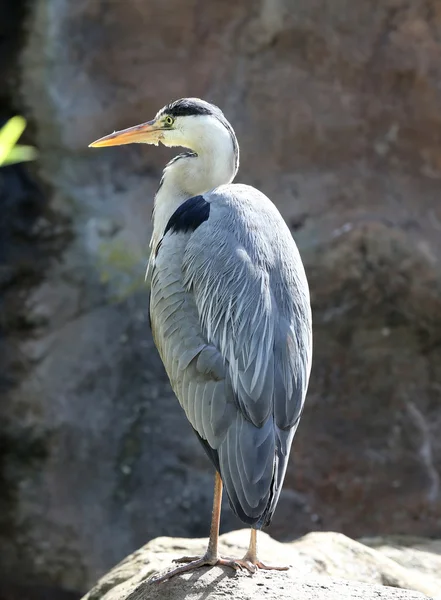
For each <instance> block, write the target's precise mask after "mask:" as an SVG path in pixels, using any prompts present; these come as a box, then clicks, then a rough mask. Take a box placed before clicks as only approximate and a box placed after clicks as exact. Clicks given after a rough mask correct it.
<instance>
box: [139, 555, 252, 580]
mask: <svg viewBox="0 0 441 600" xmlns="http://www.w3.org/2000/svg"><path fill="white" fill-rule="evenodd" d="M173 562H177V563H187V564H184V565H182V566H181V567H176V568H175V569H172V570H171V571H169V572H168V573H164V575H160V576H158V577H153V578H152V579H150V583H162V582H163V581H167V579H171V578H172V577H174V576H175V575H182V573H188V572H189V571H194V570H195V569H199V568H200V567H215V566H220V567H230V568H232V569H234V570H235V571H239V570H242V569H247V570H248V571H249V572H250V573H254V572H255V571H256V570H257V569H256V568H255V567H254V565H252V564H251V563H248V562H247V563H245V561H241V560H236V559H234V558H221V557H219V556H211V555H210V554H206V555H205V556H183V557H182V558H177V559H175V560H174V561H173Z"/></svg>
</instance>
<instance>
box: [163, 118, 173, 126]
mask: <svg viewBox="0 0 441 600" xmlns="http://www.w3.org/2000/svg"><path fill="white" fill-rule="evenodd" d="M173 122H174V119H173V117H170V116H167V117H165V119H164V125H167V126H168V127H171V126H172V125H173Z"/></svg>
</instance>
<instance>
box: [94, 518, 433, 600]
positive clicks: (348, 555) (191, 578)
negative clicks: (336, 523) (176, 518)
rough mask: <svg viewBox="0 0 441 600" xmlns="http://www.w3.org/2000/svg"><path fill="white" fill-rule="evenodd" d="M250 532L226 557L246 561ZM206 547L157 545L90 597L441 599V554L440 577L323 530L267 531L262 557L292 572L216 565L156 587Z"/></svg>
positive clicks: (228, 541)
mask: <svg viewBox="0 0 441 600" xmlns="http://www.w3.org/2000/svg"><path fill="white" fill-rule="evenodd" d="M248 535H249V534H248V531H247V530H241V531H235V532H231V533H228V534H225V535H223V536H221V552H222V553H223V554H226V555H229V556H241V555H242V554H243V553H244V551H245V549H246V546H247V541H248ZM205 545H206V540H201V539H198V540H191V539H190V540H189V539H179V538H165V537H163V538H157V539H155V540H152V541H151V542H149V543H148V544H146V545H145V546H144V547H143V548H140V549H139V550H137V551H136V552H134V553H133V554H131V555H130V556H128V557H127V558H126V559H125V560H123V561H122V562H121V563H120V564H119V565H117V566H116V567H114V568H113V569H112V570H111V571H110V572H109V573H108V574H107V575H105V576H104V577H103V578H102V579H100V581H98V583H97V584H96V585H95V587H94V588H93V589H92V590H91V591H90V592H89V593H88V594H87V595H86V596H85V597H84V599H83V600H159V599H166V600H174V599H176V600H178V599H179V600H181V599H186V600H206V599H213V600H216V599H220V598H227V597H230V598H234V599H238V600H251V599H252V600H258V599H259V598H265V599H266V600H271V599H274V600H276V599H278V600H288V599H293V598H295V599H296V600H308V599H310V598H311V599H312V598H314V599H320V600H322V599H323V600H328V599H329V600H331V599H335V600H338V599H340V598H344V599H352V598H353V599H356V598H363V599H370V598H381V599H391V600H392V599H397V600H398V599H403V600H404V599H409V600H410V599H417V598H419V599H423V598H427V597H430V598H441V595H439V593H440V592H439V590H440V589H441V582H440V580H439V575H438V573H441V570H438V566H439V565H438V563H437V561H438V560H439V562H441V556H439V555H437V554H433V555H431V560H432V561H435V562H433V570H434V571H433V574H432V573H428V571H427V569H424V568H423V566H422V565H421V562H420V563H419V567H418V568H416V567H415V568H406V567H404V566H402V565H401V564H399V560H398V561H396V560H392V559H391V558H389V557H388V556H387V555H385V553H383V552H381V551H377V550H374V549H372V548H369V547H367V546H365V545H364V544H361V543H359V542H356V541H354V540H351V539H350V538H347V537H346V536H344V535H342V534H336V533H321V532H320V533H311V534H309V535H306V536H304V537H303V538H301V539H300V540H297V541H295V542H292V543H285V544H281V543H279V542H276V541H275V540H273V539H271V538H270V537H269V536H268V535H266V534H261V535H260V548H261V558H262V560H263V561H267V562H272V563H274V564H286V565H290V567H291V568H290V569H289V571H286V572H277V571H273V572H268V571H266V572H265V571H260V572H258V573H256V574H255V575H249V574H247V573H243V572H238V573H234V572H232V571H231V570H230V569H227V568H224V567H213V568H203V569H199V570H198V571H195V572H193V573H188V574H185V575H182V576H180V577H176V578H174V579H172V580H170V581H166V582H164V583H162V584H150V583H149V581H148V580H149V579H150V577H151V576H152V575H153V574H154V573H157V572H159V571H164V570H167V569H170V568H171V566H172V560H173V559H174V558H177V557H179V556H182V555H183V554H190V555H193V554H198V553H201V552H202V551H203V550H204V548H205ZM384 547H386V545H385V546H384ZM397 552H398V549H397V548H395V553H397ZM396 555H397V554H396ZM397 556H398V555H397ZM398 559H399V556H398ZM435 563H437V564H435ZM383 583H386V584H391V585H393V586H394V587H389V585H382V584H383ZM405 588H411V589H405Z"/></svg>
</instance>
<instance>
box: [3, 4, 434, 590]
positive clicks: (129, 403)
mask: <svg viewBox="0 0 441 600" xmlns="http://www.w3.org/2000/svg"><path fill="white" fill-rule="evenodd" d="M21 80H22V97H23V99H24V102H25V104H26V106H27V110H28V116H29V117H31V118H32V120H33V124H34V128H35V131H36V136H37V141H38V143H39V146H40V150H41V161H40V163H39V168H40V173H41V176H42V178H43V179H44V180H45V181H46V182H47V184H48V185H49V188H50V189H51V190H52V201H51V209H52V210H53V211H55V212H56V213H60V214H61V215H63V218H68V219H69V220H70V223H71V230H72V231H71V234H72V236H73V240H74V241H73V243H72V244H71V245H70V246H69V248H68V250H67V251H66V252H64V253H63V255H62V256H60V258H59V260H57V261H54V262H53V265H52V267H51V268H50V269H47V270H46V272H45V274H44V275H45V278H44V282H43V283H42V284H41V285H40V286H38V287H35V288H34V291H33V293H32V294H30V295H29V297H28V299H27V302H28V311H27V319H28V322H29V327H31V328H32V337H31V338H28V339H26V340H25V339H23V340H22V342H21V347H20V351H21V353H22V355H23V357H24V360H26V361H27V362H28V363H29V365H30V369H29V374H28V375H27V376H26V378H24V379H22V380H21V381H20V384H19V385H17V386H16V387H15V389H13V390H12V391H10V392H8V394H7V396H5V399H6V401H5V402H4V403H2V407H1V408H0V411H1V415H0V416H3V413H4V414H5V415H6V414H7V421H0V423H1V424H0V428H3V427H5V428H6V425H3V423H6V422H7V434H8V439H12V440H14V444H13V445H11V449H10V450H8V452H6V453H5V457H4V460H3V462H4V467H3V469H4V471H5V473H7V482H8V490H9V491H10V493H9V496H8V498H10V500H9V501H8V502H9V504H8V522H7V525H8V527H7V529H5V528H2V527H1V526H0V530H1V531H2V533H1V534H0V556H1V559H0V570H3V571H4V572H7V573H19V572H21V571H23V570H25V571H26V573H28V574H29V577H31V576H33V577H34V578H36V579H38V580H42V581H43V580H50V581H51V582H56V583H58V584H60V583H61V584H63V585H64V586H66V587H71V588H77V589H84V588H85V586H86V585H88V584H91V583H92V581H93V580H94V579H95V578H96V576H97V575H99V574H101V573H102V572H104V571H105V570H106V569H107V568H109V567H110V566H111V565H112V564H114V563H115V562H117V561H118V560H119V559H120V558H121V557H122V556H124V555H126V554H128V553H129V552H130V551H132V550H133V549H134V548H135V547H137V546H140V545H142V544H143V543H144V542H145V541H147V540H148V539H151V538H153V537H155V536H158V535H182V536H194V535H204V534H205V533H206V531H207V527H208V520H209V514H210V498H211V478H212V474H211V468H210V466H209V465H208V463H207V462H206V460H205V457H204V456H203V453H202V451H201V450H200V448H199V446H198V443H197V441H196V440H195V439H193V437H192V434H191V431H190V428H189V427H188V425H186V422H185V418H184V416H183V414H182V412H181V410H180V408H179V406H178V404H177V401H176V400H175V399H174V397H173V395H172V393H171V391H170V389H169V387H168V384H167V382H166V379H165V376H164V373H163V370H162V367H161V365H160V363H159V359H158V356H157V354H156V351H155V349H154V348H153V345H152V341H151V336H150V332H149V327H148V320H147V292H146V290H145V289H144V288H143V286H142V279H143V271H144V266H145V262H146V258H147V243H148V239H149V232H150V212H151V207H152V200H153V195H154V192H155V188H156V186H157V182H158V180H159V177H160V171H161V166H162V165H163V164H164V163H165V161H166V160H167V158H168V157H169V156H170V153H169V152H168V151H166V150H164V149H161V150H157V149H153V148H143V147H125V148H119V149H114V150H101V151H97V150H95V151H92V150H89V149H87V145H88V143H90V142H91V141H92V140H94V139H96V138H97V137H99V136H101V135H104V134H106V133H109V132H111V131H112V130H114V129H121V128H123V127H127V126H129V125H133V124H135V123H138V122H142V121H145V120H147V119H149V118H151V117H152V116H153V115H154V114H155V113H156V111H157V110H158V109H159V108H160V107H161V106H162V105H163V104H165V103H166V102H168V101H170V100H172V99H176V98H178V97H182V96H190V95H191V96H200V97H203V98H206V99H207V100H210V101H212V102H214V103H216V104H218V105H219V106H221V108H222V109H223V110H224V112H225V114H226V116H227V117H228V119H229V120H230V121H231V123H232V125H233V126H234V128H235V130H236V133H237V135H238V138H239V141H240V144H241V169H240V172H239V177H238V181H240V182H247V183H250V184H252V185H255V186H256V187H258V188H260V189H261V190H262V191H264V192H265V193H267V194H268V195H269V196H270V197H271V198H272V199H273V200H274V202H275V203H276V204H277V206H278V207H279V208H280V210H281V212H282V213H283V215H284V216H285V218H286V219H287V222H288V223H289V224H290V226H291V227H292V231H293V235H294V236H295V238H296V240H297V242H298V245H299V247H300V250H301V253H302V256H303V258H304V261H305V265H306V268H307V273H308V277H309V281H310V286H311V295H312V301H313V312H314V336H315V338H314V343H315V355H314V366H313V372H312V377H311V385H310V392H309V398H308V403H307V407H306V410H305V413H304V416H303V420H302V423H301V425H300V428H299V431H298V434H297V437H296V440H295V442H294V452H293V457H292V460H291V464H290V470H289V473H288V475H287V480H286V486H285V488H286V491H285V493H284V495H283V497H282V499H281V504H280V507H279V510H278V513H276V518H275V521H274V525H273V526H272V527H273V528H272V533H273V534H274V535H277V536H279V537H281V538H292V537H294V536H296V535H299V534H302V533H304V532H307V531H309V530H311V529H338V530H342V531H344V532H345V533H347V534H349V535H371V534H377V533H378V532H382V533H404V532H405V533H413V534H419V535H430V536H432V535H436V534H438V535H440V532H441V489H440V486H441V483H440V472H441V441H440V436H439V431H440V428H441V409H440V397H441V277H440V275H441V264H440V258H439V257H440V252H441V204H440V191H441V184H440V181H441V154H440V150H439V148H440V143H439V142H440V139H441V112H440V109H439V107H440V106H441V87H440V85H439V81H440V80H441V8H440V6H439V3H438V2H435V1H434V0H432V1H429V0H425V1H423V0H412V2H411V1H410V0H407V1H406V0H382V1H381V2H380V1H378V2H374V1H368V0H359V1H358V2H354V1H353V0H347V1H345V0H340V1H338V2H336V1H334V2H327V1H326V0H274V1H272V2H271V1H270V0H266V1H265V0H262V2H254V1H252V0H242V1H241V2H237V1H234V2H233V1H232V0H222V1H221V0H213V1H211V2H196V0H194V1H193V0H187V1H186V2H185V3H183V2H179V1H178V0H169V1H167V2H165V1H164V0H151V1H149V2H144V1H142V0H125V1H124V2H103V1H101V0H76V1H75V2H66V1H64V0H38V1H37V2H35V3H33V5H32V10H31V12H30V14H29V15H28V20H27V26H26V43H25V48H24V51H23V54H22V73H21ZM134 290H136V291H135V292H134ZM3 407H4V408H3ZM21 440H28V442H29V440H31V441H32V443H35V444H36V448H37V449H38V452H36V455H37V459H36V460H34V461H33V462H32V461H31V462H30V463H29V464H28V465H26V468H23V469H22V468H20V469H17V468H16V465H17V455H18V452H19V449H20V447H21V444H20V441H21ZM4 514H6V513H4ZM3 518H4V517H3ZM1 520H2V516H1V515H0V524H1ZM233 525H234V521H233V519H232V517H231V514H230V513H229V512H228V511H225V527H226V528H231V527H232V526H233Z"/></svg>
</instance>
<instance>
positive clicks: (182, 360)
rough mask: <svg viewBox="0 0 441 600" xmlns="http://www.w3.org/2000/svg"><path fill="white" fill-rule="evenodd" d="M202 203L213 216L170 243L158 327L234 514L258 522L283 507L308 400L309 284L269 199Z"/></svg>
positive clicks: (158, 264) (250, 196) (219, 197)
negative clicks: (287, 475)
mask: <svg viewBox="0 0 441 600" xmlns="http://www.w3.org/2000/svg"><path fill="white" fill-rule="evenodd" d="M204 199H205V200H206V201H207V202H208V203H209V204H210V214H209V218H208V219H207V220H206V221H204V222H202V223H201V224H200V225H199V226H198V227H197V228H196V229H195V230H194V231H187V232H176V233H174V232H172V231H168V232H167V233H166V234H165V235H164V237H163V239H162V240H161V246H160V249H159V251H158V253H157V256H156V259H155V264H154V268H153V271H152V281H151V305H150V314H151V321H152V331H153V335H154V339H155V343H156V345H157V347H158V350H159V352H160V355H161V358H162V360H163V362H164V365H165V368H166V370H167V373H168V376H169V378H170V382H171V385H172V387H173V390H174V392H175V393H176V396H177V397H178V399H179V401H180V403H181V405H182V407H183V409H184V410H185V413H186V415H187V418H188V419H189V421H190V423H191V425H192V427H193V428H194V429H195V431H196V432H197V434H198V436H199V437H200V439H201V440H202V441H203V443H204V444H205V445H206V446H208V447H209V448H208V449H207V450H208V455H209V456H210V458H211V459H212V460H213V462H214V464H215V466H216V468H218V469H219V470H220V474H221V476H222V480H223V482H224V485H225V488H226V491H227V494H228V498H229V500H230V503H231V506H232V508H233V510H234V511H235V512H236V514H237V515H238V516H239V518H241V519H242V520H243V521H244V522H246V523H249V524H253V525H254V526H256V527H260V526H262V525H267V524H268V523H269V522H270V520H271V517H272V514H273V512H274V509H275V506H276V504H277V500H278V498H279V494H280V490H281V486H282V483H283V478H284V475H285V471H286V465H287V460H288V457H289V450H290V446H291V442H292V439H293V435H294V432H295V429H296V427H297V424H298V421H299V418H300V415H301V412H302V409H303V404H304V399H305V394H306V388H307V383H308V378H309V370H310V362H311V316H310V307H309V295H308V287H307V282H306V277H305V274H304V270H303V266H302V262H301V259H300V256H299V254H298V251H297V248H296V245H295V243H294V241H293V239H292V236H291V234H290V232H289V230H288V227H287V226H286V224H285V223H284V221H283V219H282V217H281V216H280V214H279V212H278V211H277V209H276V208H275V206H274V205H273V204H272V203H271V201H270V200H269V199H268V198H266V197H265V196H264V195H263V194H261V193H260V192H258V191H257V190H256V189H254V188H251V187H249V186H245V185H224V186H220V187H218V188H217V189H215V190H213V191H212V192H209V193H206V194H204Z"/></svg>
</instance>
